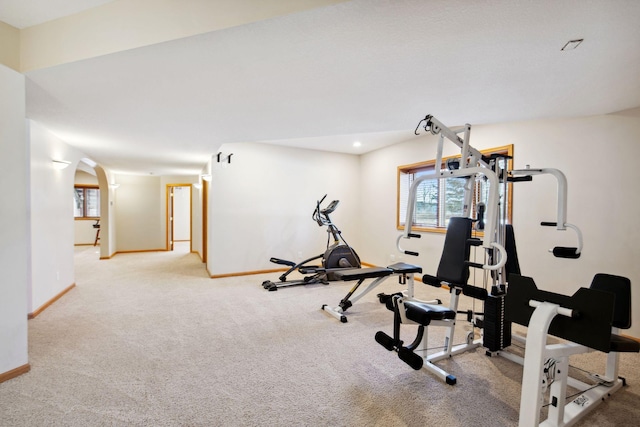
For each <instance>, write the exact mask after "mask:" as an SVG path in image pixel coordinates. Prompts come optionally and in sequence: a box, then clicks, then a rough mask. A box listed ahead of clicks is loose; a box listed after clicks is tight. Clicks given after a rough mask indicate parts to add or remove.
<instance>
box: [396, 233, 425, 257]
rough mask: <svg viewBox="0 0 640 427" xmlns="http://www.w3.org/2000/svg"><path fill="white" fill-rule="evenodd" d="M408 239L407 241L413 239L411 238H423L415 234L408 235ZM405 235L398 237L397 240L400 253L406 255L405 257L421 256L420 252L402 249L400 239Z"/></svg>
mask: <svg viewBox="0 0 640 427" xmlns="http://www.w3.org/2000/svg"><path fill="white" fill-rule="evenodd" d="M407 236H408V237H406V238H407V239H409V238H411V237H415V238H418V239H419V238H420V237H421V236H420V235H419V234H414V233H409V234H407ZM404 237H405V235H404V234H401V235H399V236H398V239H397V240H396V247H397V248H398V251H399V252H400V253H401V254H405V255H411V256H420V254H419V253H418V252H414V251H407V250H404V249H402V247H401V246H400V239H402V238H404Z"/></svg>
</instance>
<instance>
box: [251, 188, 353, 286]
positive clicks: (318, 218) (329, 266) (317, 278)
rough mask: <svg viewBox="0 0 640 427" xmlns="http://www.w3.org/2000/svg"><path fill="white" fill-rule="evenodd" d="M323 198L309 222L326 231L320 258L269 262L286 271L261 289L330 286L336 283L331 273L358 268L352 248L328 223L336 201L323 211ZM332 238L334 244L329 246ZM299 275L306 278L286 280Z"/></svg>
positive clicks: (335, 278) (273, 259) (338, 231)
mask: <svg viewBox="0 0 640 427" xmlns="http://www.w3.org/2000/svg"><path fill="white" fill-rule="evenodd" d="M326 197H327V195H326V194H325V195H324V197H322V199H320V200H319V201H318V202H317V203H316V208H315V210H314V211H313V214H312V215H311V218H313V220H314V221H315V222H316V223H318V226H320V227H323V226H326V227H327V249H326V250H325V251H324V252H323V253H321V254H320V255H316V256H314V257H311V258H308V259H305V260H304V261H302V262H300V263H297V264H296V263H295V262H293V261H288V260H284V259H280V258H271V259H270V260H269V261H271V262H273V263H274V264H279V265H286V266H288V267H289V269H288V270H287V271H285V272H284V273H283V274H282V275H281V276H280V277H279V278H278V279H279V280H280V281H279V282H272V281H270V280H266V281H264V282H262V287H263V288H265V289H267V290H269V291H277V290H278V288H283V287H287V286H298V285H309V284H313V283H322V284H324V285H327V284H329V282H330V281H336V280H338V278H337V277H335V275H334V272H335V271H338V270H344V269H346V268H361V265H360V258H359V257H358V254H356V252H355V251H354V250H353V248H352V247H351V246H349V244H348V243H347V242H346V240H344V237H342V232H341V231H340V230H339V229H338V227H337V226H336V225H335V224H334V223H333V222H332V221H331V218H330V217H329V215H330V214H331V213H333V211H335V210H336V208H337V207H338V203H340V201H339V200H334V201H332V202H331V203H329V205H328V206H327V207H326V208H322V207H321V204H322V202H323V201H324V199H326ZM331 237H333V242H331ZM318 259H322V265H310V264H309V263H311V262H313V261H315V260H318ZM296 270H297V271H298V272H300V273H302V274H306V275H307V276H305V277H303V278H302V279H298V280H287V278H288V276H289V274H291V273H292V272H294V271H296Z"/></svg>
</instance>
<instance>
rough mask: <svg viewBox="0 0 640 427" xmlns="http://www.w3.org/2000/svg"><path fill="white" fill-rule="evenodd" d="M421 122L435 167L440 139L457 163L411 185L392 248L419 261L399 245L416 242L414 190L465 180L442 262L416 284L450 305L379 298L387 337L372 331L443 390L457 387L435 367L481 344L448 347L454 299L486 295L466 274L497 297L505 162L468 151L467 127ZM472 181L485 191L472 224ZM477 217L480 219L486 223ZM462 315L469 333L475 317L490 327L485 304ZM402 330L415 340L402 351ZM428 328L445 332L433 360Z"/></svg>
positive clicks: (502, 258) (502, 260) (502, 259)
mask: <svg viewBox="0 0 640 427" xmlns="http://www.w3.org/2000/svg"><path fill="white" fill-rule="evenodd" d="M422 122H424V128H425V130H427V131H429V132H431V133H432V134H434V135H438V134H439V135H440V139H439V141H438V148H437V156H436V163H435V164H436V165H441V164H442V151H443V144H444V139H445V138H446V139H448V140H450V141H452V142H453V143H454V144H456V145H457V146H458V147H459V148H460V149H461V157H460V160H459V161H456V162H448V164H447V169H445V170H436V171H434V172H433V173H431V174H425V175H422V176H419V177H417V178H416V179H415V180H414V182H413V183H412V184H411V187H410V189H409V198H408V200H409V201H408V205H407V214H406V215H407V216H406V221H405V229H404V233H403V234H401V235H400V236H399V237H398V239H397V247H398V250H399V251H400V252H401V253H404V254H407V255H413V256H418V255H419V254H418V253H417V252H415V251H408V250H405V249H404V248H403V247H402V245H401V241H402V240H403V239H411V238H413V237H415V236H416V235H415V234H414V233H412V231H411V228H412V224H413V221H414V207H415V202H416V196H417V190H418V186H419V185H420V184H421V183H422V182H424V181H425V180H429V179H448V178H461V179H465V185H464V202H463V212H462V216H460V217H454V218H451V219H450V221H449V226H448V229H447V234H446V236H445V243H444V249H443V253H442V258H441V260H440V264H439V266H438V271H437V273H436V276H431V275H424V276H423V278H422V281H423V282H424V283H425V284H428V285H432V286H435V287H440V286H442V285H446V286H448V287H449V291H450V303H449V307H448V308H446V307H443V306H442V305H440V304H432V303H430V302H424V301H418V300H415V299H414V298H412V297H410V296H408V295H403V294H394V295H381V296H380V300H381V302H384V303H385V304H386V306H387V308H388V309H389V310H391V311H393V313H394V326H393V336H390V335H388V334H386V333H385V332H383V331H378V332H377V333H376V336H375V338H376V341H377V342H378V343H379V344H380V345H382V346H383V347H384V348H386V349H387V350H389V351H395V352H396V353H397V354H398V357H399V358H400V359H401V360H402V361H404V362H405V363H407V364H408V365H409V366H411V367H412V368H413V369H416V370H419V369H422V368H425V369H426V370H427V371H429V372H431V373H432V374H434V375H435V376H437V377H438V378H440V379H441V380H442V381H444V382H446V383H447V384H450V385H454V384H455V383H456V381H457V380H456V377H455V376H454V375H452V374H450V373H448V372H446V371H444V370H443V369H442V368H440V367H439V366H437V365H436V364H435V363H436V362H438V361H440V360H442V359H446V358H449V357H451V356H453V355H454V354H458V353H462V352H465V351H468V350H471V349H474V348H477V347H478V346H480V345H482V344H483V341H482V338H481V339H476V338H475V333H474V331H473V330H472V331H471V332H469V333H468V334H467V337H466V340H465V342H464V343H462V344H457V345H454V332H455V326H456V317H457V315H458V302H459V296H460V294H464V295H467V296H470V297H473V298H476V299H480V300H482V301H486V300H487V299H488V298H489V292H488V291H487V289H486V287H484V288H482V287H477V286H473V285H470V284H468V283H467V281H468V279H469V268H470V267H473V268H478V269H482V270H484V271H487V272H489V273H490V276H491V277H492V278H493V280H494V281H495V284H494V286H493V287H492V291H493V293H496V294H501V293H502V291H501V287H500V286H499V285H498V284H499V280H500V279H501V278H502V277H503V275H504V271H505V265H506V262H507V249H506V248H505V245H504V240H505V238H503V236H502V233H500V232H499V230H498V225H499V224H500V221H499V208H500V206H501V204H500V193H499V187H500V183H501V181H502V180H503V179H504V177H505V175H504V174H503V173H502V168H503V165H504V164H506V161H505V160H506V159H505V158H497V157H494V158H488V157H485V156H483V155H482V154H481V153H480V152H479V151H478V150H476V149H475V148H473V147H471V146H470V145H469V136H470V130H471V126H470V125H465V126H464V127H462V128H460V129H457V130H452V129H449V128H447V127H446V126H444V125H443V124H442V123H440V122H439V121H437V120H436V119H435V118H433V117H432V116H427V117H426V118H425V119H424V120H423V121H421V122H420V124H419V125H418V127H420V125H421V124H422ZM416 131H417V129H416ZM459 133H462V134H463V137H462V138H461V137H459V136H458V134H459ZM438 169H439V168H438ZM476 179H484V180H485V181H486V182H487V183H488V185H489V186H488V189H489V191H488V196H487V203H486V212H485V211H484V209H482V208H479V209H478V214H479V215H478V216H477V217H475V218H474V217H473V216H474V214H473V213H472V205H473V197H474V191H473V186H474V183H475V180H476ZM483 215H486V221H485V217H484V216H483ZM474 226H475V228H476V230H478V231H483V232H484V236H483V239H482V240H481V239H480V238H477V237H473V238H472V231H473V228H474ZM472 247H482V248H483V249H484V252H485V257H484V261H483V262H481V263H477V262H474V261H470V254H471V248H472ZM483 276H485V275H483ZM494 306H495V307H494V308H493V311H495V312H496V314H497V313H498V312H499V310H500V309H501V307H500V306H497V305H496V304H494ZM465 314H466V316H467V319H468V320H469V321H470V322H471V324H472V326H474V327H475V326H477V325H476V317H477V316H482V315H484V319H483V321H482V323H483V326H484V325H487V324H493V322H491V321H490V319H487V317H489V318H490V317H491V316H488V313H487V304H485V312H484V313H476V312H474V311H473V310H471V311H465ZM402 324H417V325H418V332H417V336H416V337H415V339H414V340H413V342H412V343H411V344H409V345H405V344H404V341H403V340H402V339H401V325H402ZM429 326H438V327H444V328H446V331H445V340H444V345H443V346H442V348H443V350H441V351H439V352H437V353H434V354H427V341H428V340H427V338H428V335H427V332H428V327H429ZM494 329H495V328H494ZM489 335H490V338H491V339H492V340H494V341H497V342H500V341H504V339H502V338H503V337H502V335H503V331H502V330H499V331H496V333H493V334H489ZM485 336H486V335H485ZM491 345H493V346H495V343H491Z"/></svg>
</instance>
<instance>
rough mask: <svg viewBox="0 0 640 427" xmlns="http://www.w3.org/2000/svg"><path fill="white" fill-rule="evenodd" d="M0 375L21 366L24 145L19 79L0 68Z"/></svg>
mask: <svg viewBox="0 0 640 427" xmlns="http://www.w3.org/2000/svg"><path fill="white" fill-rule="evenodd" d="M0 93H2V96H0V158H2V160H3V167H2V168H0V186H1V187H2V193H3V194H2V203H0V242H2V244H1V245H0V295H1V297H0V325H2V326H1V327H0V374H3V373H5V372H8V371H11V370H13V369H16V368H19V367H21V366H24V365H27V363H28V355H27V298H28V297H27V288H28V282H29V252H28V251H29V145H28V144H27V136H26V132H25V128H26V125H25V119H24V118H25V95H24V93H25V83H24V77H23V76H22V75H20V74H18V73H16V72H15V71H12V70H10V69H9V68H6V67H5V66H3V65H0Z"/></svg>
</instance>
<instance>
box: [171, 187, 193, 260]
mask: <svg viewBox="0 0 640 427" xmlns="http://www.w3.org/2000/svg"><path fill="white" fill-rule="evenodd" d="M191 185H192V184H191V183H186V184H167V185H166V198H165V202H166V206H165V213H166V222H165V241H166V247H165V250H167V251H172V250H173V238H172V236H173V215H171V214H172V213H173V194H174V189H175V187H187V188H188V189H189V252H191V251H193V236H192V235H191V234H192V233H193V213H192V209H193V206H192V203H193V188H192V186H191Z"/></svg>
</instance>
